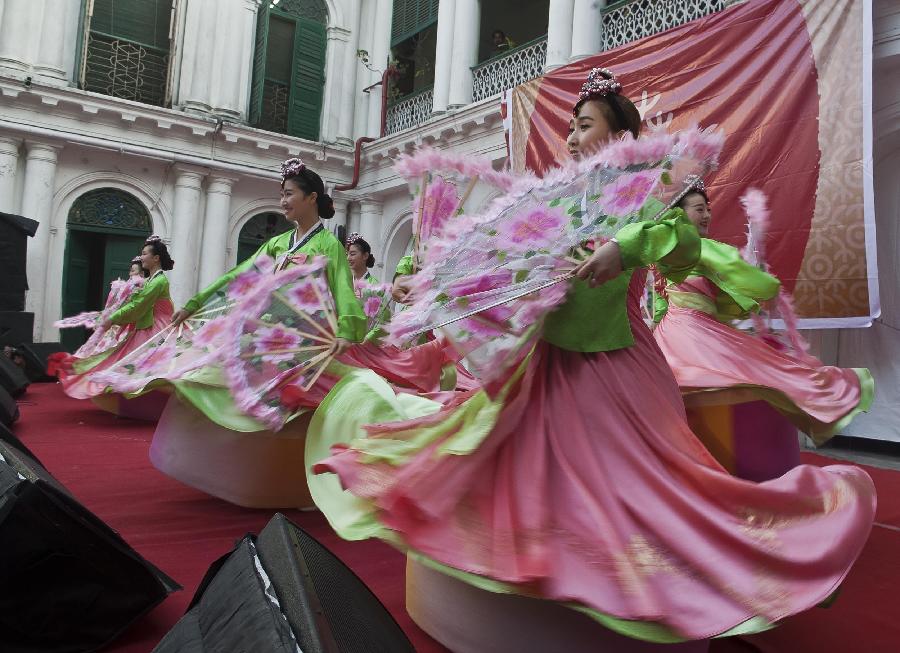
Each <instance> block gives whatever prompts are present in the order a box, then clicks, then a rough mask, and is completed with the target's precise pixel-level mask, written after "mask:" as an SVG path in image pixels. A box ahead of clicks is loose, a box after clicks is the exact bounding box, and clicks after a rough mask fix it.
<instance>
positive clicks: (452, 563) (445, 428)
mask: <svg viewBox="0 0 900 653" xmlns="http://www.w3.org/2000/svg"><path fill="white" fill-rule="evenodd" d="M620 88H621V87H620V86H619V84H618V82H616V80H615V79H614V78H613V77H612V75H611V74H608V71H602V70H598V69H595V70H593V71H591V74H590V76H589V77H588V81H587V83H586V84H585V85H584V87H583V89H582V93H581V99H580V101H579V102H578V104H576V106H575V110H574V120H573V125H572V129H571V133H570V135H569V139H568V148H569V151H570V153H571V154H572V155H573V156H576V157H580V156H583V155H585V154H586V153H589V152H590V151H591V149H593V148H594V147H596V146H597V145H598V144H601V143H604V142H606V141H608V140H609V139H611V138H616V137H620V136H621V135H623V134H624V133H625V132H626V131H631V132H632V133H637V132H638V130H639V128H640V118H639V115H638V112H637V110H636V108H635V107H634V105H633V104H632V103H631V102H630V101H629V100H628V99H627V98H625V97H624V96H622V95H620V94H619V89H620ZM699 255H700V240H699V236H698V234H697V230H696V228H694V227H693V225H691V224H690V222H688V221H687V219H686V218H684V216H683V213H682V212H681V211H679V210H676V211H674V212H670V213H669V214H666V215H664V219H661V220H659V221H657V222H639V223H636V224H631V225H628V226H626V227H623V228H622V229H620V230H619V232H618V233H617V235H616V238H615V240H611V241H609V242H607V243H605V244H603V245H601V246H600V247H598V248H597V249H596V251H595V252H594V253H593V255H591V256H590V258H589V259H587V260H586V261H585V262H584V263H582V264H581V265H580V266H579V267H578V268H577V270H576V271H577V275H578V280H577V281H575V282H574V283H573V284H572V288H571V290H570V294H569V296H568V299H567V300H566V302H565V303H564V304H563V305H562V307H561V308H560V309H559V310H557V311H556V312H555V313H552V314H551V315H550V316H549V318H548V319H547V321H546V323H545V326H544V330H543V340H542V341H540V342H539V343H538V344H537V345H536V346H535V347H534V349H533V350H532V352H531V354H530V356H529V357H527V358H526V359H525V360H524V362H523V363H522V364H521V365H520V366H519V367H518V369H516V370H515V371H514V372H513V373H512V375H511V376H510V378H509V379H508V380H507V381H506V384H505V385H504V387H503V388H502V389H501V390H500V391H499V392H497V393H495V394H494V395H488V394H487V393H486V392H484V391H480V392H476V393H474V394H473V395H471V396H470V397H468V398H465V397H464V399H465V400H464V401H461V402H456V403H454V404H450V405H447V406H444V407H438V406H432V407H430V409H429V408H428V407H425V406H422V405H421V404H419V405H415V406H409V405H404V404H403V403H402V402H398V401H396V400H395V398H394V397H393V396H391V395H390V394H389V393H388V392H386V391H385V389H384V386H383V383H381V382H380V381H379V380H378V379H377V378H376V377H374V376H373V375H371V374H366V373H354V374H353V375H349V376H348V377H346V378H345V379H343V380H342V381H341V382H340V383H339V384H338V385H337V386H335V388H334V390H332V392H331V393H330V394H329V396H328V397H327V398H326V400H325V401H324V402H323V403H322V405H321V407H320V409H319V411H318V412H317V414H316V417H315V418H314V420H313V427H312V428H311V429H310V432H309V438H310V442H311V448H312V449H314V450H316V451H322V450H323V448H324V447H323V444H324V443H325V442H327V441H331V442H336V443H342V444H340V446H335V447H334V449H333V450H332V455H331V456H330V457H327V458H326V459H324V460H321V461H320V462H318V463H316V464H314V466H313V468H312V473H314V474H322V473H325V472H331V473H333V474H335V475H337V477H338V478H339V479H340V486H343V488H345V489H346V490H347V491H348V492H342V491H341V487H340V486H338V484H337V483H336V482H335V481H334V477H332V476H325V477H324V478H323V477H316V476H311V477H310V486H311V489H312V490H313V495H314V497H315V499H316V503H317V504H318V505H319V507H320V508H322V510H323V511H324V512H325V514H326V516H327V517H328V518H329V520H330V521H331V523H332V526H334V527H335V528H336V530H338V532H339V533H340V534H341V535H342V536H344V537H346V538H350V539H362V538H365V537H372V536H376V537H381V538H384V539H386V540H387V541H389V542H391V543H394V544H396V545H397V546H400V547H402V548H404V549H407V550H408V551H409V552H410V555H411V556H413V557H414V558H415V559H417V560H419V561H422V562H424V563H426V564H427V565H428V566H430V567H432V568H435V569H438V570H441V571H443V572H445V573H446V574H449V575H452V576H454V577H455V578H457V579H461V580H464V581H466V582H468V583H471V584H472V585H475V586H477V587H479V588H481V589H483V590H491V591H494V592H501V593H515V594H521V595H527V596H537V597H540V598H543V599H547V600H552V601H557V602H560V603H563V604H565V605H568V606H570V607H574V608H576V609H578V610H579V611H581V612H583V613H586V614H589V615H590V616H592V617H594V618H595V619H597V620H598V621H600V622H601V623H603V624H605V625H606V626H608V627H609V628H612V629H615V630H617V631H619V632H621V633H624V634H627V635H630V636H632V637H638V638H642V639H647V640H652V641H679V640H696V639H705V638H709V637H713V636H718V635H725V634H733V633H736V632H752V631H756V630H761V629H765V628H768V627H770V626H771V624H773V623H774V622H776V621H778V620H779V619H782V618H784V617H786V616H788V615H790V614H794V613H796V612H799V611H801V610H805V609H807V608H810V607H812V606H814V605H816V604H818V603H819V602H821V601H823V600H824V599H826V598H827V597H829V596H830V595H831V594H832V593H833V592H834V590H835V589H836V588H837V586H838V585H839V584H840V582H841V580H842V579H843V577H844V576H845V574H846V573H847V571H848V570H849V568H850V565H851V564H852V563H853V561H854V560H855V559H856V557H857V555H858V554H859V552H860V550H861V549H862V546H863V544H864V542H865V540H866V537H867V535H868V532H869V529H870V528H871V524H872V519H873V513H874V504H875V500H874V488H873V485H872V481H871V479H870V478H869V477H868V476H867V475H866V474H865V473H864V472H862V471H861V470H859V469H857V468H855V467H850V466H832V467H827V468H824V469H820V468H815V467H809V466H801V467H798V468H796V469H794V470H792V471H791V472H789V473H788V474H786V475H785V476H784V477H782V478H780V479H777V480H775V481H770V482H768V483H762V484H758V485H757V484H753V483H750V482H747V481H744V480H742V479H737V478H734V477H732V476H730V475H729V474H727V473H725V472H724V470H723V469H722V467H721V466H720V465H719V464H718V463H717V462H716V461H715V459H713V458H712V456H711V455H710V454H709V453H708V452H707V450H706V449H705V448H704V447H703V446H702V445H701V443H700V442H699V441H698V440H697V439H696V438H695V437H694V435H693V434H692V433H691V431H690V429H689V427H688V425H687V423H686V421H685V413H684V405H683V403H682V399H681V395H680V393H679V390H678V386H677V384H676V383H675V379H674V377H673V376H672V372H671V370H670V369H669V366H668V364H667V363H666V361H665V358H663V356H662V354H661V352H660V351H659V349H658V347H657V346H656V344H655V342H654V340H653V337H652V335H651V334H650V331H649V330H648V329H647V327H646V326H645V325H644V323H643V320H642V319H641V311H640V307H639V303H640V301H641V297H642V294H643V293H642V291H643V282H644V276H645V272H644V271H643V270H641V268H642V267H643V266H646V265H648V264H650V263H654V262H656V264H657V265H661V266H663V268H666V272H667V274H669V275H670V278H675V279H679V278H681V279H683V278H684V276H685V275H686V274H687V273H688V272H689V271H690V270H691V269H692V268H693V267H694V266H695V264H696V262H697V259H698V257H699ZM379 396H380V397H382V399H381V401H376V400H375V398H376V397H379ZM362 397H365V398H366V400H367V403H365V404H363V403H361V401H360V399H361V398H362ZM364 425H368V426H365V428H363V426H364ZM354 435H355V436H356V437H354ZM348 441H349V442H348ZM343 443H346V444H343ZM307 458H308V460H310V462H313V459H312V458H311V457H310V456H307ZM318 478H323V480H322V481H318V480H317V479H318Z"/></svg>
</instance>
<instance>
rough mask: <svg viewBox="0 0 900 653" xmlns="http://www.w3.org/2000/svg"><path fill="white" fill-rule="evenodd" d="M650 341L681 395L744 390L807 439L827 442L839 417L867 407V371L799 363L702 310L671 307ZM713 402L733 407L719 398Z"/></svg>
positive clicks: (869, 388) (812, 361)
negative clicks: (765, 401)
mask: <svg viewBox="0 0 900 653" xmlns="http://www.w3.org/2000/svg"><path fill="white" fill-rule="evenodd" d="M654 337H655V339H656V342H657V344H658V345H659V347H660V349H661V350H662V352H663V354H664V355H665V357H666V360H667V361H668V362H669V365H671V367H672V369H673V371H674V373H675V379H676V380H677V381H678V385H679V387H680V388H681V390H682V392H684V393H695V392H702V393H703V394H704V396H703V397H702V399H703V401H704V402H706V403H709V402H713V401H714V397H712V396H710V395H709V393H710V392H717V391H727V390H732V389H736V388H747V389H748V390H750V391H751V392H754V393H755V394H756V395H757V396H755V397H752V398H753V399H756V398H762V399H768V400H772V402H773V403H774V404H775V407H776V408H779V409H781V410H783V411H784V412H785V413H786V414H787V415H788V416H789V417H791V418H792V421H794V422H795V424H796V425H797V426H798V427H800V428H801V429H803V430H804V431H806V432H807V433H810V434H811V435H815V434H820V433H821V434H822V435H823V436H825V437H827V435H830V432H831V431H833V430H834V427H835V426H837V424H838V422H839V421H840V420H841V419H842V418H844V417H845V416H848V415H850V414H851V413H853V412H854V411H855V410H856V409H858V408H861V409H865V408H867V407H868V404H869V403H870V402H871V396H872V383H871V377H870V376H869V374H868V372H867V371H866V370H854V369H850V368H840V367H832V366H830V365H823V364H822V363H821V362H820V361H817V360H816V359H815V358H813V357H812V356H809V355H806V356H804V357H803V359H800V358H798V357H795V356H792V355H791V354H789V353H787V352H782V351H778V350H777V349H775V348H774V347H772V346H770V345H769V344H767V343H766V342H764V341H763V340H761V339H759V338H756V337H754V336H751V335H749V334H747V333H744V332H743V331H740V330H738V329H735V328H732V327H730V326H728V325H725V324H722V323H720V322H718V321H716V320H715V319H713V318H712V317H711V316H709V315H707V314H706V313H704V312H702V311H698V310H695V309H688V308H681V307H678V306H674V305H670V306H669V311H668V313H667V314H666V316H665V317H664V318H663V320H662V322H660V324H659V325H658V326H657V327H656V330H655V331H654ZM817 363H818V364H817ZM861 379H863V380H865V381H866V385H865V387H864V386H863V385H862V384H861V382H860V381H861ZM771 391H775V393H778V395H781V396H782V397H783V398H786V399H787V401H788V402H790V404H793V405H788V404H786V403H785V402H784V401H783V400H781V401H779V399H780V397H774V396H773V393H772V392H771ZM732 394H733V393H732ZM700 398H701V397H699V396H698V400H699V399H700ZM717 403H732V402H731V401H729V400H728V398H727V395H724V396H722V397H721V401H719V402H717ZM820 439H821V438H820Z"/></svg>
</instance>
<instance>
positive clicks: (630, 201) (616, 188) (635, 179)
mask: <svg viewBox="0 0 900 653" xmlns="http://www.w3.org/2000/svg"><path fill="white" fill-rule="evenodd" d="M658 181H659V171H658V170H657V171H650V170H646V171H642V172H634V173H630V174H625V175H622V176H621V177H619V178H618V179H616V180H615V181H613V182H612V183H611V184H609V185H608V186H607V187H606V188H604V189H603V195H602V197H601V198H600V199H599V200H598V202H599V204H600V208H601V209H602V210H603V211H604V212H605V213H606V214H607V215H616V216H625V215H630V214H632V213H634V212H635V211H637V210H638V209H639V208H641V207H642V206H643V205H644V202H646V201H647V198H648V197H650V193H651V192H653V189H654V188H655V187H656V184H657V182H658Z"/></svg>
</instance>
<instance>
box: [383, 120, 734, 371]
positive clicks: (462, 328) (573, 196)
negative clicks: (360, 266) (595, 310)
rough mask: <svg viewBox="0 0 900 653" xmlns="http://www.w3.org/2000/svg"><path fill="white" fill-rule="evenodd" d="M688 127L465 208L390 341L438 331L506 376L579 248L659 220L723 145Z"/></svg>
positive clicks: (432, 246)
mask: <svg viewBox="0 0 900 653" xmlns="http://www.w3.org/2000/svg"><path fill="white" fill-rule="evenodd" d="M722 141H723V139H722V137H721V136H719V135H718V134H711V133H707V132H702V131H699V130H696V129H692V130H687V131H684V132H681V133H679V134H677V135H669V134H654V135H652V136H649V137H646V138H642V139H638V140H635V139H633V138H630V137H629V138H628V139H627V140H623V141H618V142H616V143H613V144H611V145H608V146H606V147H605V148H603V149H602V150H600V151H599V152H598V153H597V154H595V155H593V156H591V157H589V158H587V159H585V160H583V161H580V162H576V161H571V162H567V163H566V164H564V165H563V166H562V167H560V168H557V169H555V170H553V171H551V172H550V173H549V174H548V175H547V176H546V177H544V178H543V179H541V180H533V179H527V180H525V181H524V182H523V183H521V184H519V183H515V182H512V183H511V184H510V187H511V188H512V190H511V191H510V192H509V193H507V194H506V195H505V196H504V197H502V198H500V199H498V200H497V201H495V202H494V203H493V204H492V205H491V207H490V208H489V209H488V210H487V211H485V212H484V213H483V214H481V215H466V214H463V215H459V216H456V217H455V218H454V219H453V220H452V221H449V222H448V223H447V224H446V225H445V226H444V228H443V229H442V231H441V233H440V234H439V235H438V236H436V237H433V238H432V239H431V241H430V242H429V246H428V249H427V251H426V256H425V261H424V263H425V265H424V267H423V269H422V271H421V273H420V274H419V275H417V277H416V279H415V287H414V289H413V293H412V296H413V304H412V306H411V307H410V308H409V309H408V310H406V311H403V312H401V313H399V314H398V315H397V316H395V317H394V319H393V320H392V321H391V323H390V324H389V325H388V327H387V331H388V332H389V334H390V338H389V342H391V343H392V344H406V343H408V342H411V341H413V340H414V338H415V336H417V335H418V334H420V333H422V332H424V331H428V330H433V329H438V328H440V329H441V330H442V332H443V333H444V335H445V336H446V337H447V338H448V339H449V340H450V341H451V342H453V343H454V346H455V347H456V348H457V349H458V351H459V353H460V354H462V355H464V356H467V357H468V360H469V362H470V363H471V364H472V365H473V366H474V368H475V370H476V371H477V372H478V374H479V375H480V376H481V377H482V379H483V380H485V381H490V380H491V378H493V377H495V376H499V375H501V374H502V373H503V372H504V371H505V370H506V369H508V367H509V366H510V365H512V364H515V362H516V361H517V360H518V359H519V358H520V355H521V353H522V352H524V351H525V350H526V345H527V344H528V343H529V342H530V341H531V340H532V339H533V338H534V337H536V335H537V333H538V330H539V328H540V324H541V323H542V318H543V316H544V315H546V314H547V313H548V312H550V311H551V310H553V309H554V308H555V307H556V306H558V305H559V304H560V303H562V302H563V301H564V299H565V296H566V293H567V290H568V284H565V283H561V282H563V281H567V280H568V279H570V278H571V276H572V275H571V270H572V268H573V264H574V263H577V260H575V259H574V258H573V254H578V253H582V254H583V253H584V251H583V250H582V247H584V246H586V245H589V244H590V243H592V242H597V241H600V242H603V241H605V240H607V239H609V238H612V237H613V236H615V234H616V233H617V232H618V231H619V229H621V228H622V227H624V226H626V225H628V224H632V223H636V222H641V221H645V220H654V219H658V218H659V217H661V215H662V214H663V213H664V212H665V210H666V209H667V208H668V207H670V206H673V205H674V204H675V202H677V200H678V199H680V197H681V196H683V195H684V193H685V190H684V189H685V185H684V180H685V179H687V178H688V177H689V176H691V175H702V174H703V173H705V172H706V171H708V170H709V169H710V168H711V167H712V166H713V165H714V163H715V160H716V158H717V156H718V153H719V151H720V150H721V147H722Z"/></svg>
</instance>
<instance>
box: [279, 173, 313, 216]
mask: <svg viewBox="0 0 900 653" xmlns="http://www.w3.org/2000/svg"><path fill="white" fill-rule="evenodd" d="M316 197H317V196H316V193H315V192H312V193H309V194H308V195H307V194H306V193H304V192H303V190H301V188H300V187H299V186H297V184H296V183H294V180H293V179H287V180H285V182H284V184H283V185H282V186H281V210H282V211H284V217H285V218H287V219H288V220H290V221H291V222H295V223H299V222H301V221H303V220H304V217H305V218H306V221H309V220H310V219H313V220H314V219H315V217H316V216H318V215H319V207H318V206H317V205H316ZM310 216H312V218H310Z"/></svg>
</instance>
